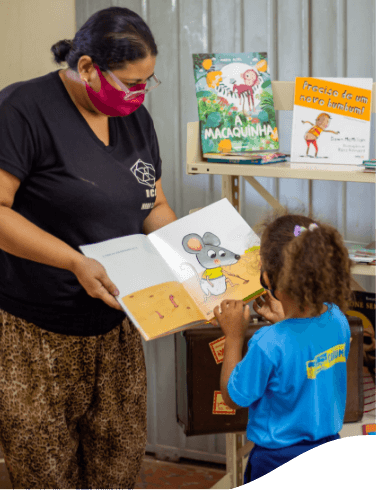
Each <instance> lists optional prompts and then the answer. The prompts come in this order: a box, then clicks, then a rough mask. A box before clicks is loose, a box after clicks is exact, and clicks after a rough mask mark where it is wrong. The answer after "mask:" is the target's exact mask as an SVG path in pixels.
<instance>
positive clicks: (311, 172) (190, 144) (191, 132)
mask: <svg viewBox="0 0 376 494" xmlns="http://www.w3.org/2000/svg"><path fill="white" fill-rule="evenodd" d="M298 166H301V168H291V164H290V163H289V162H284V163H275V164H274V165H238V164H230V163H208V162H207V161H204V159H203V157H202V150H201V143H200V132H199V122H189V123H188V132H187V173H188V174H191V175H192V174H197V173H203V174H208V175H231V176H242V177H269V178H298V179H308V180H335V181H338V182H362V183H376V174H375V173H365V172H363V171H348V167H347V169H346V165H318V164H312V163H299V164H298ZM349 166H351V165H349ZM303 167H304V168H303ZM306 167H307V168H306ZM308 167H309V168H308ZM329 167H330V169H328V168H329ZM325 168H327V169H325Z"/></svg>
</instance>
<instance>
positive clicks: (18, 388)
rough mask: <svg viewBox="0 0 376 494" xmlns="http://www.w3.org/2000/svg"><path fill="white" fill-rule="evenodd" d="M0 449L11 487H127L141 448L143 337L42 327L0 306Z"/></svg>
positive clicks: (128, 328)
mask: <svg viewBox="0 0 376 494" xmlns="http://www.w3.org/2000/svg"><path fill="white" fill-rule="evenodd" d="M0 446H1V448H2V449H3V452H4V458H5V462H6V464H7V467H8V471H9V476H10V479H11V482H12V486H13V488H14V489H77V488H81V489H83V488H85V489H130V488H133V487H134V484H135V482H136V478H137V476H138V473H139V471H140V468H141V462H142V459H143V457H144V453H145V446H146V368H145V361H144V353H143V348H142V341H141V337H140V334H139V333H138V331H137V329H136V328H135V327H134V326H133V325H132V324H131V323H130V322H129V321H128V320H127V319H124V321H123V323H122V324H120V325H119V326H117V327H116V328H114V329H113V330H112V331H110V332H109V333H107V334H105V335H103V336H90V337H78V336H65V335H60V334H54V333H50V332H48V331H45V330H43V329H41V328H39V327H37V326H35V325H34V324H32V323H29V322H26V321H25V320H23V319H19V318H17V317H14V316H12V315H10V314H8V313H6V312H4V311H2V310H0Z"/></svg>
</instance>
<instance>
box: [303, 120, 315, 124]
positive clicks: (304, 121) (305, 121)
mask: <svg viewBox="0 0 376 494" xmlns="http://www.w3.org/2000/svg"><path fill="white" fill-rule="evenodd" d="M302 123H303V124H305V123H309V124H310V125H313V123H312V122H309V121H308V120H302Z"/></svg>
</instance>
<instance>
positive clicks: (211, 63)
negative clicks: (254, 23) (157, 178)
mask: <svg viewBox="0 0 376 494" xmlns="http://www.w3.org/2000/svg"><path fill="white" fill-rule="evenodd" d="M192 56H193V72H194V78H195V88H196V97H197V103H198V116H199V121H200V131H201V145H202V152H203V154H204V155H205V154H206V153H225V154H228V153H246V152H252V151H275V150H276V149H278V146H279V143H278V130H277V126H276V118H275V110H274V102H273V92H272V84H271V80H270V72H269V65H268V59H267V54H266V53H264V52H263V53H256V52H254V53H218V54H215V53H198V54H193V55H192ZM204 157H205V156H204Z"/></svg>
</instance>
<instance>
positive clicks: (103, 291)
mask: <svg viewBox="0 0 376 494" xmlns="http://www.w3.org/2000/svg"><path fill="white" fill-rule="evenodd" d="M72 272H73V273H74V274H75V275H76V277H77V279H78V281H79V282H80V284H81V286H83V288H85V290H86V293H87V294H88V295H90V297H93V298H100V299H101V300H103V302H105V303H106V304H107V305H109V306H110V307H112V308H113V309H118V310H123V308H122V307H121V305H120V304H119V302H118V301H117V300H116V299H115V296H116V295H119V291H118V289H117V288H116V286H115V285H114V284H113V283H112V281H111V280H110V278H109V277H108V276H107V273H106V270H105V269H104V267H103V266H102V264H101V263H99V262H98V261H96V260H95V259H91V258H89V257H85V256H84V255H83V256H82V257H81V258H80V260H79V261H78V262H76V263H75V266H74V268H73V269H72Z"/></svg>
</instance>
